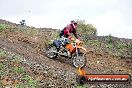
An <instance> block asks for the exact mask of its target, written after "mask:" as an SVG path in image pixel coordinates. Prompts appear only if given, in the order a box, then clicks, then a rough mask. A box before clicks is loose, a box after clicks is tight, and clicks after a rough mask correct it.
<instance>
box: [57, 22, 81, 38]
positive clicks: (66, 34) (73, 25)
mask: <svg viewBox="0 0 132 88" xmlns="http://www.w3.org/2000/svg"><path fill="white" fill-rule="evenodd" d="M76 29H77V21H75V20H72V21H71V23H70V24H69V25H67V26H66V27H65V28H64V29H63V30H62V31H61V33H60V37H62V36H63V37H66V38H69V39H70V40H71V41H72V40H74V38H73V37H72V36H71V35H70V34H71V33H73V34H74V36H75V37H76V38H77V39H79V38H78V36H77V32H76Z"/></svg>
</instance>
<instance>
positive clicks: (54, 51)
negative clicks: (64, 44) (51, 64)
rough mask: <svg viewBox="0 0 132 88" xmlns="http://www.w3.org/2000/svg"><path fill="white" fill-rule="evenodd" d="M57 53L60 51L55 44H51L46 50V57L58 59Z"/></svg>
mask: <svg viewBox="0 0 132 88" xmlns="http://www.w3.org/2000/svg"><path fill="white" fill-rule="evenodd" d="M57 52H58V50H57V48H56V47H55V46H54V45H53V44H50V45H49V46H48V47H47V48H46V55H47V57H48V58H50V59H53V58H56V57H57V56H58V54H57Z"/></svg>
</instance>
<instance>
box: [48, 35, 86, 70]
mask: <svg viewBox="0 0 132 88" xmlns="http://www.w3.org/2000/svg"><path fill="white" fill-rule="evenodd" d="M63 45H64V46H63ZM82 45H83V42H82V41H80V40H78V39H75V41H74V42H69V40H68V39H67V38H65V37H63V38H61V39H60V40H59V39H57V40H53V41H52V43H51V44H49V45H48V47H47V48H46V54H47V57H49V58H51V59H53V58H56V57H57V56H59V55H60V56H62V57H66V58H69V59H72V64H73V66H74V67H76V68H77V67H84V66H85V65H86V56H85V55H86V49H85V48H84V47H82Z"/></svg>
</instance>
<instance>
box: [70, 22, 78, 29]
mask: <svg viewBox="0 0 132 88" xmlns="http://www.w3.org/2000/svg"><path fill="white" fill-rule="evenodd" d="M71 24H72V26H73V27H74V29H76V28H77V20H72V21H71Z"/></svg>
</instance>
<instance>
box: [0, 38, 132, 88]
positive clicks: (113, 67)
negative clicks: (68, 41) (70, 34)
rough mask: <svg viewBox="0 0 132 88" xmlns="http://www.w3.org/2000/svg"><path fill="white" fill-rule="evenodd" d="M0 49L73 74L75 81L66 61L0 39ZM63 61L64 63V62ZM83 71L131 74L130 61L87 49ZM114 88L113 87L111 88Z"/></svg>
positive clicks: (71, 69) (71, 68) (74, 71)
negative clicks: (50, 57)
mask: <svg viewBox="0 0 132 88" xmlns="http://www.w3.org/2000/svg"><path fill="white" fill-rule="evenodd" d="M0 48H3V49H5V50H7V51H10V52H15V53H18V54H20V55H22V56H23V57H24V58H25V59H27V60H28V61H30V60H31V61H35V62H37V63H39V64H42V65H43V64H44V65H47V66H48V67H50V68H51V69H54V70H59V71H60V70H63V71H67V72H69V73H72V74H74V75H73V76H72V77H73V78H74V79H75V77H76V75H77V70H76V69H75V68H74V67H72V66H71V65H70V63H69V61H67V60H66V59H62V60H59V59H58V60H51V59H49V58H47V57H45V56H44V55H42V54H38V53H36V52H35V50H34V49H33V48H27V47H25V46H23V45H22V44H21V43H12V42H10V41H8V40H6V39H0ZM64 60H65V61H64ZM85 70H86V72H87V73H88V74H101V73H105V74H119V73H123V74H124V73H125V74H131V75H132V65H131V60H123V59H117V58H116V57H113V56H110V55H107V54H105V53H94V51H92V50H90V49H89V52H88V53H87V64H86V67H85ZM113 88H114V87H113Z"/></svg>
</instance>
